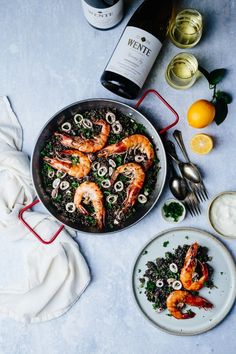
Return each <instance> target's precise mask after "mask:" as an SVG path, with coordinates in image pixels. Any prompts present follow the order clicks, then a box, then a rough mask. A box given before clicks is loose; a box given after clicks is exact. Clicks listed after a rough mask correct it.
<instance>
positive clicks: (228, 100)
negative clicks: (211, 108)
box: [215, 91, 233, 104]
mask: <svg viewBox="0 0 236 354" xmlns="http://www.w3.org/2000/svg"><path fill="white" fill-rule="evenodd" d="M215 97H216V98H217V99H223V100H224V101H225V102H226V103H227V104H229V103H231V102H232V101H233V99H232V96H231V95H230V94H229V93H227V92H223V91H217V92H216V93H215Z"/></svg>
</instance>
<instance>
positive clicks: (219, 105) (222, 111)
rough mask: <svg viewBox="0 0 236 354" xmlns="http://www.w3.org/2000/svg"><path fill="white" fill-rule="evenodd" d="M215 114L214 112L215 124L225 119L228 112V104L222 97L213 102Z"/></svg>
mask: <svg viewBox="0 0 236 354" xmlns="http://www.w3.org/2000/svg"><path fill="white" fill-rule="evenodd" d="M215 108H216V114H215V118H214V120H215V122H216V124H217V125H220V124H221V123H223V121H224V120H225V118H226V116H227V114H228V105H227V103H226V102H225V100H224V99H222V98H220V99H217V100H216V102H215Z"/></svg>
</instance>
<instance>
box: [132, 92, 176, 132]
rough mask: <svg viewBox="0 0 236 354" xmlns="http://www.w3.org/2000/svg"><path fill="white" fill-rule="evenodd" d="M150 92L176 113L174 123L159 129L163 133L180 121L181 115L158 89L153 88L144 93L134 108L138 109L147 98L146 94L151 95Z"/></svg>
mask: <svg viewBox="0 0 236 354" xmlns="http://www.w3.org/2000/svg"><path fill="white" fill-rule="evenodd" d="M150 93H153V94H154V95H156V96H157V97H158V98H159V99H160V100H161V102H162V103H164V105H165V106H166V107H167V108H168V109H169V110H170V111H171V112H172V113H173V114H174V116H175V120H174V122H173V123H172V124H170V125H168V126H167V127H165V128H163V129H161V130H160V131H159V134H163V133H165V132H166V131H167V130H169V129H170V128H172V127H174V126H175V125H176V124H177V123H178V121H179V115H178V113H177V112H176V111H175V110H174V108H173V107H171V105H170V104H169V103H168V102H167V101H166V100H165V99H164V98H163V97H162V96H161V95H160V94H159V93H158V92H157V91H156V90H153V89H151V90H147V91H145V92H144V94H143V96H142V97H141V98H140V99H139V100H138V102H137V103H136V105H135V107H134V108H135V109H137V108H138V107H139V106H140V105H141V103H142V102H143V100H144V99H145V98H146V96H147V95H149V94H150Z"/></svg>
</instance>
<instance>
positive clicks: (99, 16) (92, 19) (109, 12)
mask: <svg viewBox="0 0 236 354" xmlns="http://www.w3.org/2000/svg"><path fill="white" fill-rule="evenodd" d="M82 6H83V10H84V16H85V18H86V20H87V21H88V22H89V23H90V24H91V25H92V26H94V27H97V28H100V29H107V28H110V27H113V26H115V25H117V23H119V22H120V21H121V20H122V17H123V1H122V0H120V1H118V2H117V3H116V4H115V5H113V6H110V7H108V8H106V9H97V8H95V7H93V6H90V5H89V4H87V3H86V2H85V0H82Z"/></svg>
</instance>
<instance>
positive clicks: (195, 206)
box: [184, 192, 201, 216]
mask: <svg viewBox="0 0 236 354" xmlns="http://www.w3.org/2000/svg"><path fill="white" fill-rule="evenodd" d="M184 202H185V204H186V207H187V209H188V210H189V212H190V214H191V215H192V216H196V215H200V214H201V209H200V207H199V201H198V199H197V197H196V195H195V193H194V192H189V194H188V195H187V197H186V200H185V201H184Z"/></svg>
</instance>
